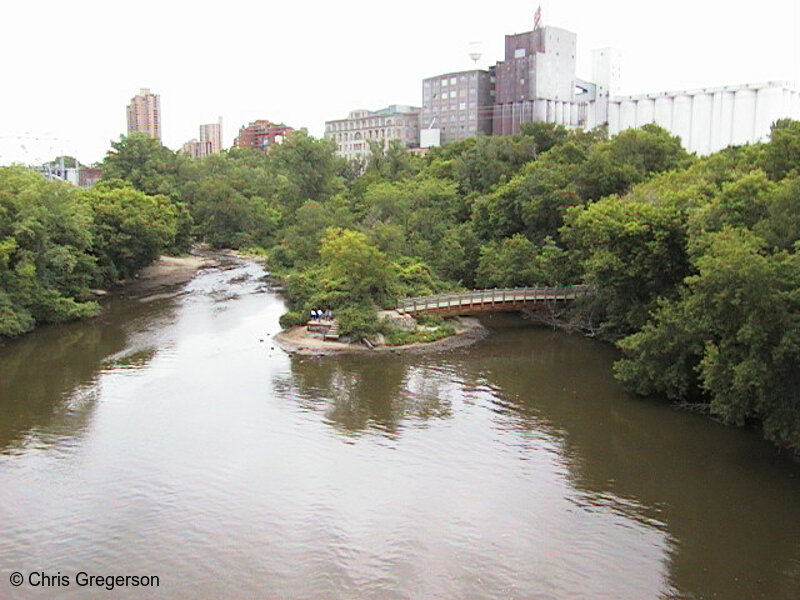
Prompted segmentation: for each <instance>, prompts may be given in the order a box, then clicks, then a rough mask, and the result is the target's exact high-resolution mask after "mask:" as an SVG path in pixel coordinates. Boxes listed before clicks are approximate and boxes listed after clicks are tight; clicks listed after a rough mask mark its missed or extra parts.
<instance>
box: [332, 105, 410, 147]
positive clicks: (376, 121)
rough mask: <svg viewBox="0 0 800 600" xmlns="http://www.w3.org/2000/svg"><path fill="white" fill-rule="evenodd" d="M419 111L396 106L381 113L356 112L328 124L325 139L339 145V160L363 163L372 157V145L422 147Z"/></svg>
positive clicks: (388, 107) (380, 111) (376, 111)
mask: <svg viewBox="0 0 800 600" xmlns="http://www.w3.org/2000/svg"><path fill="white" fill-rule="evenodd" d="M419 111H420V109H419V107H417V106H403V105H399V104H392V105H391V106H387V107H386V108H382V109H380V110H375V111H370V110H353V111H351V112H350V113H349V114H348V115H347V118H346V119H336V120H334V121H325V137H326V138H327V139H329V140H333V141H335V142H336V145H337V151H336V153H337V154H338V155H339V156H343V157H345V158H346V159H348V160H362V159H364V158H366V157H368V156H369V153H370V149H369V142H370V141H375V142H380V143H381V144H383V146H384V147H386V146H387V145H388V144H389V142H390V141H391V140H400V142H402V143H403V145H405V146H406V147H407V148H418V147H419V114H420V113H419Z"/></svg>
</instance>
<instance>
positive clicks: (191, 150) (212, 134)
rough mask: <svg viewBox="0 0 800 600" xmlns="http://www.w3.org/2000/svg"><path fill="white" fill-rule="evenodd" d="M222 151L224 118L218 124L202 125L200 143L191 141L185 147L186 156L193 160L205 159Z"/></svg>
mask: <svg viewBox="0 0 800 600" xmlns="http://www.w3.org/2000/svg"><path fill="white" fill-rule="evenodd" d="M220 150H222V117H220V118H219V121H217V122H216V123H208V124H206V125H200V141H197V140H189V141H188V142H186V143H185V144H184V145H183V148H182V151H183V153H184V154H187V155H189V156H191V157H192V158H203V157H204V156H209V155H210V154H217V153H218V152H219V151H220Z"/></svg>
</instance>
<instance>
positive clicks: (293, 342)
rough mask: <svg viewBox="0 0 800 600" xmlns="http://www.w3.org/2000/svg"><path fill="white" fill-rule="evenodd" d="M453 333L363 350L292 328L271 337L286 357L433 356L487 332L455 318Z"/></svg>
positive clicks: (474, 321)
mask: <svg viewBox="0 0 800 600" xmlns="http://www.w3.org/2000/svg"><path fill="white" fill-rule="evenodd" d="M449 323H450V324H451V325H453V328H454V329H455V330H456V332H455V334H454V335H451V336H450V337H446V338H442V339H441V340H436V341H435V342H428V343H425V344H421V343H414V344H407V345H405V346H376V347H375V348H372V349H370V348H367V347H366V346H364V345H363V344H360V343H358V344H346V343H344V342H335V341H327V340H323V339H322V338H321V337H320V336H319V335H318V334H313V333H309V332H308V331H306V328H305V327H303V326H301V327H292V328H291V329H287V330H286V331H281V332H280V333H278V334H276V335H275V341H276V342H277V344H278V346H280V347H281V348H282V349H283V350H285V351H286V352H288V353H290V354H300V355H302V356H324V355H327V354H379V353H396V352H411V353H415V352H418V353H422V352H435V351H442V350H449V349H451V348H460V347H463V346H469V345H471V344H474V343H475V342H477V341H478V340H481V339H483V338H484V337H486V335H487V334H488V330H487V329H486V328H485V327H484V326H483V325H481V323H480V321H478V320H477V319H473V318H470V317H457V318H455V319H452V320H450V321H449Z"/></svg>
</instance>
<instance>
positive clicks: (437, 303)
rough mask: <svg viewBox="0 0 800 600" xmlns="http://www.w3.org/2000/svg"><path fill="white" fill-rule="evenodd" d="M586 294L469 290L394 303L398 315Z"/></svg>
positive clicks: (576, 290) (571, 289) (576, 289)
mask: <svg viewBox="0 0 800 600" xmlns="http://www.w3.org/2000/svg"><path fill="white" fill-rule="evenodd" d="M588 291H589V286H587V285H567V286H558V287H538V286H537V287H523V288H500V289H497V288H495V289H491V290H472V291H469V292H459V293H453V294H438V295H435V296H418V297H415V298H403V299H401V300H399V301H398V302H397V310H398V312H418V311H422V310H443V309H448V308H463V307H465V306H472V305H485V304H512V303H518V302H544V301H559V300H574V299H575V298H578V297H580V296H583V295H585V294H586V293H588Z"/></svg>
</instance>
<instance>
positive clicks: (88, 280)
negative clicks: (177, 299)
mask: <svg viewBox="0 0 800 600" xmlns="http://www.w3.org/2000/svg"><path fill="white" fill-rule="evenodd" d="M176 231H177V217H176V211H175V210H174V209H173V207H172V205H171V204H170V202H169V200H168V199H167V198H166V197H164V196H147V195H146V194H144V193H142V192H140V191H138V190H135V189H134V188H132V187H130V186H129V185H128V184H125V183H122V182H119V181H118V182H117V184H115V185H114V184H103V185H100V186H97V187H96V188H94V189H92V190H78V189H76V188H74V187H72V186H71V185H69V184H66V183H59V182H53V181H47V180H45V179H44V178H43V177H42V176H40V175H39V174H38V173H34V172H32V171H29V170H27V169H23V168H20V167H6V168H0V336H14V335H19V334H20V333H24V332H26V331H30V330H31V329H33V328H34V327H35V326H36V325H37V324H42V323H57V322H62V321H68V320H71V319H76V318H80V317H86V316H91V315H94V314H95V313H96V312H97V310H98V307H97V304H96V303H95V302H93V301H91V294H90V289H91V288H92V286H103V285H107V284H110V283H114V282H116V281H118V280H119V279H121V278H126V277H132V276H133V275H134V274H135V273H136V271H137V270H138V269H140V268H141V267H143V266H145V265H147V264H149V263H150V262H152V261H153V259H154V258H156V257H157V256H158V255H159V253H160V252H161V251H162V250H163V249H164V248H167V247H170V246H171V245H172V244H173V242H174V239H175V235H176Z"/></svg>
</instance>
